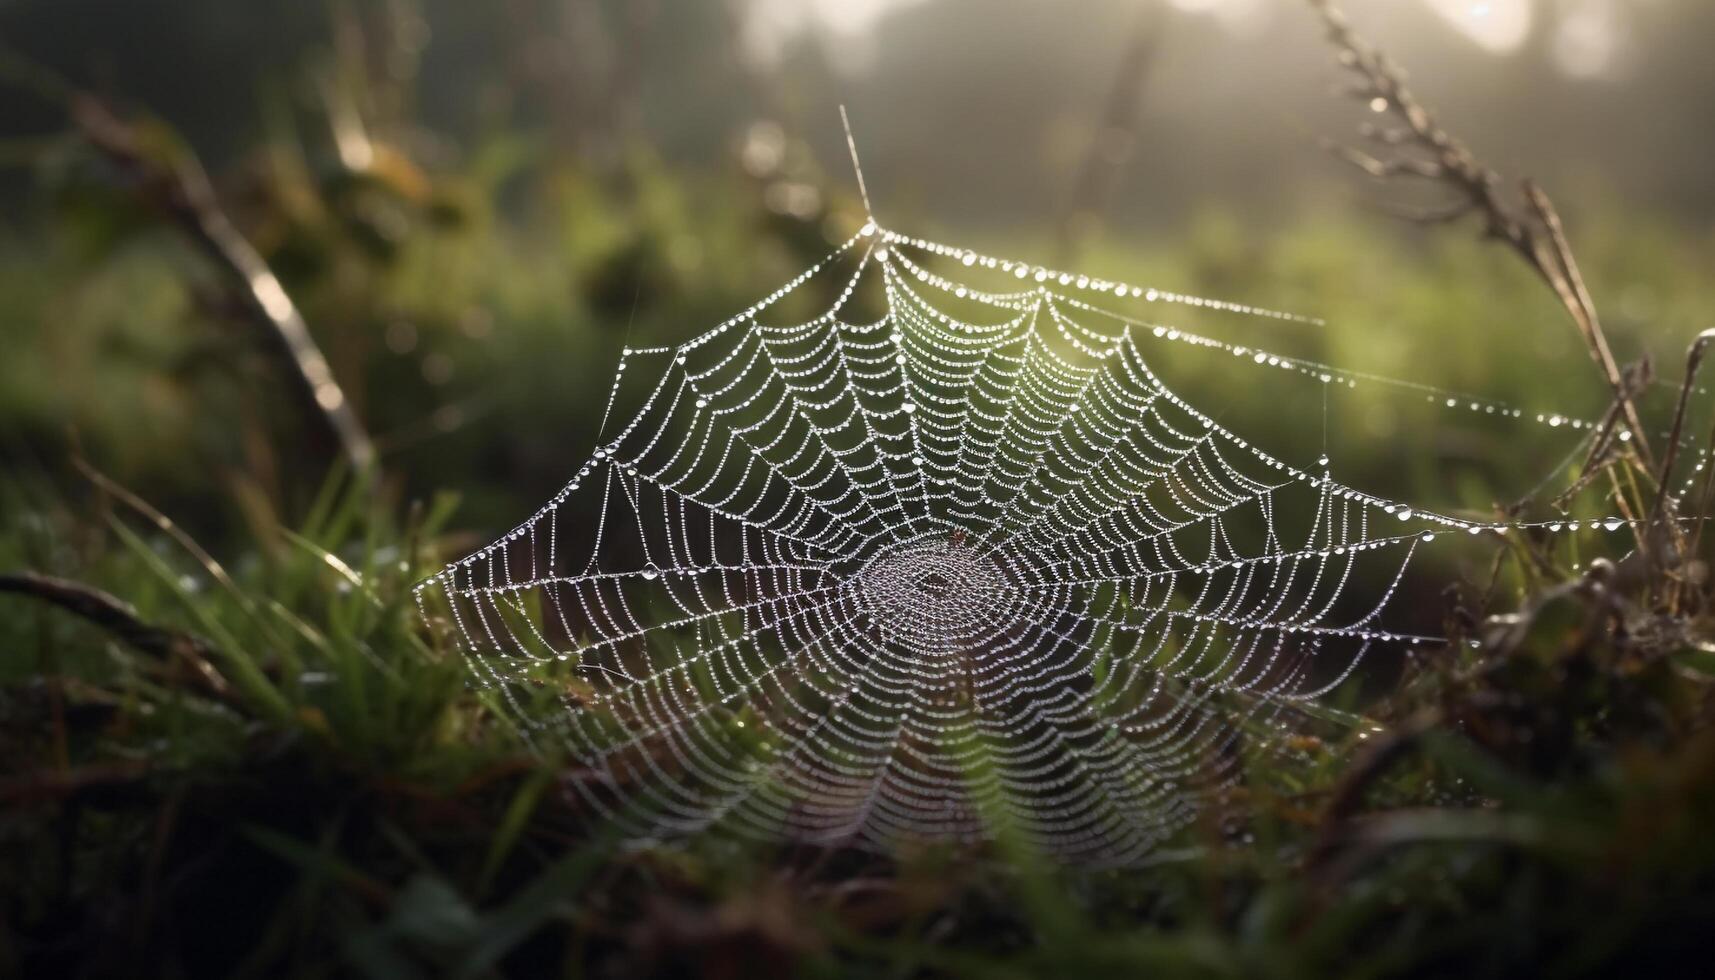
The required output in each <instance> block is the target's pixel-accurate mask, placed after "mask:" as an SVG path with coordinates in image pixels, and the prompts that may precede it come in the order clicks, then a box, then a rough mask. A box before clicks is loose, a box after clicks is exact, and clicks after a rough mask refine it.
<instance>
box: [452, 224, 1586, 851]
mask: <svg viewBox="0 0 1715 980" xmlns="http://www.w3.org/2000/svg"><path fill="white" fill-rule="evenodd" d="M978 283H981V284H982V285H981V286H979V285H977V284H978ZM789 296H791V297H793V299H792V300H790V301H788V299H787V298H788V297H789ZM866 297H867V298H868V299H867V301H868V302H870V303H871V304H872V305H874V304H879V305H878V306H876V308H877V309H880V310H884V311H885V312H884V313H883V315H881V316H880V318H879V319H875V320H868V321H866V320H865V318H864V317H862V316H861V315H859V314H858V313H857V312H856V311H857V310H858V309H859V308H861V307H863V306H864V305H865V302H866ZM793 302H795V303H798V304H799V307H800V308H801V307H803V306H804V305H806V304H808V305H809V306H810V308H811V309H813V310H819V311H820V312H818V313H816V314H815V315H813V316H811V317H810V318H808V319H804V320H802V321H801V322H769V321H771V320H775V319H780V318H781V314H780V311H781V310H782V309H783V308H785V307H787V306H788V305H789V304H790V303H793ZM1163 303H1176V304H1183V305H1188V306H1195V307H1206V308H1211V309H1215V310H1218V311H1224V312H1228V313H1238V314H1245V315H1250V316H1258V317H1272V318H1286V319H1306V318H1299V317H1294V316H1293V315H1291V314H1286V313H1280V312H1276V311H1270V310H1264V309H1259V308H1255V307H1250V306H1245V305H1242V304H1234V303H1227V302H1223V301H1219V300H1210V299H1203V298H1198V297H1191V296H1184V295H1180V294H1176V293H1169V292H1163V291H1159V290H1154V289H1148V290H1146V289H1144V288H1142V287H1137V286H1132V285H1128V284H1124V283H1119V282H1113V281H1107V280H1101V279H1092V278H1089V277H1085V276H1076V275H1072V274H1068V273H1061V272H1056V271H1053V270H1049V269H1046V268H1042V267H1039V266H1034V265H1029V264H1024V263H1017V262H1012V261H1008V260H1004V259H997V258H993V257H990V256H985V255H979V254H977V253H975V252H971V251H968V250H963V249H957V248H952V247H949V246H944V245H939V244H936V243H933V242H929V241H924V240H922V239H916V238H910V237H907V236H903V235H899V234H895V233H892V232H889V231H885V230H883V229H880V228H878V227H876V226H875V225H874V224H873V223H872V224H870V225H866V226H865V227H864V229H862V230H861V231H860V232H859V233H858V234H856V235H855V236H853V237H852V238H851V239H850V240H848V241H847V242H845V243H844V244H843V245H841V246H840V247H839V248H838V249H837V250H836V251H835V252H834V253H833V254H832V255H830V256H828V257H827V258H826V259H824V260H823V261H822V262H820V263H818V264H816V265H815V266H813V267H811V268H810V269H808V270H806V271H805V272H804V273H802V274H801V275H799V276H798V277H797V278H795V279H793V280H792V281H791V282H790V283H788V284H787V285H785V286H784V287H782V288H781V289H779V290H777V291H776V292H775V293H774V294H772V295H771V296H769V297H767V298H766V299H765V300H764V301H763V302H761V303H759V304H757V305H756V306H754V307H752V308H751V309H749V310H746V311H745V312H743V313H742V314H740V315H738V316H736V317H734V318H732V319H730V320H728V321H727V322H725V323H723V324H721V325H720V326H718V327H716V328H714V329H713V330H711V331H709V332H707V333H705V334H703V335H701V336H699V337H697V338H695V339H693V340H691V341H689V342H687V343H685V344H683V345H681V346H679V347H674V348H652V349H646V350H628V351H626V353H625V356H624V358H623V359H622V361H621V363H620V368H619V373H618V378H617V379H616V381H615V385H614V395H613V397H612V398H610V401H609V403H608V412H609V413H610V415H611V414H612V413H613V412H614V410H615V406H616V404H618V403H619V395H620V392H621V391H622V390H623V389H632V388H636V390H637V392H638V394H637V396H636V400H637V401H638V404H637V405H636V406H635V408H634V410H633V409H627V417H625V418H624V421H623V424H622V425H618V426H617V428H618V435H617V436H614V437H613V438H611V439H609V440H608V441H606V442H604V443H603V444H602V445H601V446H600V447H599V448H597V449H596V451H595V452H594V454H593V456H592V457H591V458H590V459H589V460H588V461H587V462H585V463H584V464H583V466H582V467H581V468H580V469H579V470H578V471H577V474H576V476H575V477H574V478H573V479H572V481H571V482H570V483H569V484H568V485H567V486H566V487H565V488H564V489H562V490H561V491H560V492H559V493H558V494H557V495H556V496H555V497H554V499H553V500H552V501H550V502H549V504H548V505H547V506H545V507H544V508H543V509H542V510H540V511H539V512H537V513H536V514H535V515H534V516H533V517H531V518H530V519H529V520H528V521H526V522H525V523H523V524H522V525H520V526H519V527H517V528H516V529H514V530H513V531H511V532H510V533H509V534H507V535H506V536H505V537H504V538H503V539H501V540H500V541H498V542H496V543H494V544H492V545H490V546H489V547H487V548H484V549H482V550H481V551H479V552H477V553H476V554H473V555H471V556H470V557H468V558H466V559H464V560H462V561H460V562H458V563H456V564H454V565H451V566H449V567H448V568H446V569H445V570H443V571H442V572H441V573H439V574H438V575H437V576H436V577H435V578H433V579H431V580H430V581H429V582H427V583H425V584H424V586H423V587H422V588H421V589H420V590H419V600H420V601H422V600H423V599H425V597H426V596H428V595H430V594H439V595H440V596H442V597H443V602H444V608H445V609H446V611H447V614H448V616H449V617H450V620H451V622H452V623H454V624H456V627H457V630H458V631H459V633H460V634H462V643H461V644H460V646H461V647H462V649H463V651H464V653H465V655H466V656H467V657H468V659H469V662H470V664H471V666H472V668H473V671H474V672H475V675H476V676H477V678H478V679H479V680H480V681H481V682H482V683H484V684H486V685H489V686H492V687H493V688H495V689H497V690H498V691H499V692H500V693H501V694H502V695H503V696H504V698H505V700H506V701H507V703H509V704H510V706H511V707H512V708H513V709H514V711H515V713H516V715H517V717H518V718H519V719H521V721H522V723H523V725H524V727H525V728H526V730H527V731H529V732H530V733H531V735H532V737H533V739H535V740H537V741H539V742H542V743H544V744H549V743H554V742H557V743H560V744H561V745H562V746H563V748H564V750H566V751H569V752H570V753H571V755H572V756H573V757H574V758H575V759H576V760H577V765H578V768H577V770H576V771H575V772H574V773H572V774H571V776H570V777H569V779H568V783H569V785H570V786H571V787H572V790H573V792H574V793H575V794H576V796H577V797H578V798H580V799H581V800H583V801H584V802H585V803H587V804H588V805H589V806H591V807H593V808H595V809H596V810H598V811H600V812H601V813H602V814H605V815H607V816H608V817H611V818H612V819H613V820H614V821H616V822H617V824H618V826H619V828H620V830H621V831H622V832H623V833H624V834H625V835H626V836H627V837H629V838H630V839H632V840H635V841H638V842H643V843H648V842H655V841H663V840H671V839H676V838H683V837H686V836H688V835H692V834H698V833H702V832H704V831H707V830H710V829H715V828H718V829H721V830H723V831H727V832H732V833H736V834H741V835H746V836H754V837H761V838H766V839H789V840H794V841H807V842H816V843H840V844H852V845H857V846H866V847H870V848H875V849H884V850H886V849H893V848H897V847H899V846H901V845H905V844H909V843H911V842H915V841H922V840H953V841H980V840H986V839H991V838H993V837H994V836H995V835H997V834H999V833H1002V832H1006V833H1010V834H1015V835H1017V836H1018V837H1019V838H1020V839H1023V840H1026V841H1028V842H1030V843H1031V844H1034V845H1035V846H1037V847H1040V848H1044V849H1047V850H1049V851H1051V852H1054V853H1057V854H1059V855H1061V856H1063V857H1065V858H1067V859H1070V860H1074V861H1079V862H1087V863H1096V864H1110V865H1111V864H1125V863H1130V862H1135V861H1137V860H1139V859H1141V858H1143V857H1144V856H1146V855H1148V854H1149V853H1150V851H1151V850H1152V849H1154V848H1156V847H1157V846H1158V845H1159V844H1160V843H1161V841H1162V840H1163V839H1164V838H1166V837H1168V836H1169V835H1171V834H1172V833H1173V832H1174V831H1175V830H1177V829H1178V828H1179V827H1180V826H1182V825H1183V824H1184V823H1185V822H1187V821H1188V820H1190V819H1192V818H1193V817H1194V815H1195V814H1196V813H1197V812H1198V810H1199V808H1200V807H1202V806H1204V805H1205V804H1207V803H1208V802H1209V801H1211V800H1217V799H1220V798H1221V797H1222V795H1223V794H1224V793H1226V791H1227V790H1228V789H1229V788H1231V787H1232V786H1233V785H1234V784H1235V783H1236V782H1237V781H1238V779H1239V778H1240V768H1241V759H1242V758H1243V750H1244V748H1245V746H1246V744H1248V743H1255V742H1258V741H1267V740H1268V738H1269V737H1270V736H1271V735H1273V734H1277V733H1278V730H1279V729H1280V728H1281V727H1282V726H1283V725H1284V724H1285V723H1286V721H1287V720H1288V719H1289V718H1290V717H1291V716H1292V714H1293V712H1294V709H1295V708H1296V707H1298V706H1302V705H1305V704H1307V703H1308V702H1309V701H1310V699H1313V698H1315V697H1316V696H1317V695H1319V694H1321V693H1323V692H1325V691H1327V690H1329V689H1330V688H1332V687H1333V686H1335V685H1337V684H1339V683H1340V682H1341V681H1342V680H1344V679H1345V678H1346V677H1347V676H1348V675H1349V674H1350V672H1351V671H1352V670H1353V669H1354V668H1355V666H1356V665H1357V664H1358V663H1359V662H1360V660H1361V659H1362V658H1363V657H1364V655H1365V654H1366V652H1368V651H1370V650H1371V649H1372V648H1374V647H1376V646H1378V645H1409V644H1414V643H1420V642H1424V641H1425V640H1427V639H1429V638H1426V637H1420V636H1413V635H1405V634H1401V633H1395V632H1390V631H1388V630H1387V629H1385V628H1384V627H1383V626H1382V625H1381V617H1382V613H1383V610H1384V608H1385V606H1386V605H1387V603H1388V600H1389V599H1390V598H1391V597H1392V596H1393V594H1394V592H1395V590H1396V588H1397V586H1398V584H1399V582H1400V580H1401V578H1402V576H1403V575H1404V574H1405V571H1406V568H1407V566H1408V565H1409V563H1410V562H1411V560H1412V557H1413V555H1414V553H1415V552H1416V550H1417V549H1418V547H1419V546H1420V545H1421V544H1422V543H1423V542H1426V541H1429V540H1432V539H1433V538H1434V537H1435V535H1436V534H1438V533H1448V532H1451V531H1468V532H1470V533H1473V534H1476V533H1480V532H1482V531H1484V530H1486V529H1495V530H1498V529H1500V527H1499V526H1498V525H1489V524H1482V523H1472V522H1469V521H1463V520H1459V519H1456V518H1451V517H1447V516H1443V515H1440V514H1435V513H1428V512H1424V511H1421V510H1413V509H1411V508H1407V507H1404V506H1401V505H1398V504H1396V503H1394V502H1391V501H1387V500H1383V499H1380V498H1377V497H1374V496H1371V495H1368V494H1365V493H1362V492H1360V491H1357V490H1354V489H1352V488H1350V487H1347V486H1344V485H1341V484H1340V483H1338V482H1336V481H1335V480H1333V479H1332V478H1331V477H1330V475H1329V474H1328V472H1327V469H1326V463H1327V460H1326V458H1325V457H1324V458H1323V459H1322V460H1321V461H1320V463H1321V464H1322V469H1321V471H1320V472H1312V471H1309V470H1304V469H1299V468H1297V467H1295V466H1292V465H1290V464H1288V463H1286V462H1284V461H1282V460H1280V459H1277V458H1275V457H1273V456H1270V455H1269V454H1267V453H1265V452H1264V451H1262V450H1261V449H1259V448H1257V447H1256V446H1254V445H1251V444H1249V443H1247V442H1246V441H1245V440H1244V439H1242V438H1240V437H1239V436H1238V435H1236V434H1234V433H1233V432H1230V431H1228V430H1227V429H1225V428H1223V427H1222V426H1221V425H1219V424H1217V422H1216V421H1215V420H1214V419H1213V418H1211V417H1210V416H1208V415H1206V414H1204V413H1203V412H1201V411H1199V410H1198V409H1197V408H1196V407H1195V406H1193V405H1191V404H1189V403H1188V402H1187V401H1185V400H1184V399H1182V398H1180V397H1179V396H1178V395H1176V394H1175V393H1174V392H1173V391H1172V390H1170V389H1169V388H1168V387H1167V386H1165V385H1164V384H1163V383H1162V382H1161V380H1160V379H1159V378H1158V377H1157V376H1156V374H1155V373H1154V372H1153V371H1152V370H1151V368H1150V364H1149V361H1148V359H1147V358H1146V357H1145V354H1144V351H1143V349H1142V348H1141V347H1140V344H1145V343H1150V342H1155V341H1159V340H1178V341H1183V342H1189V343H1196V344H1202V345H1206V346H1215V347H1222V348H1225V349H1227V350H1228V351H1229V352H1231V353H1234V354H1236V355H1238V356H1239V357H1242V358H1245V359H1247V360H1254V361H1255V362H1256V363H1258V364H1266V365H1267V366H1270V367H1278V368H1284V369H1286V370H1291V371H1297V372H1300V373H1303V374H1308V375H1311V376H1313V377H1314V378H1315V379H1316V380H1318V381H1320V382H1322V383H1324V384H1353V385H1355V384H1356V383H1357V379H1358V378H1359V377H1362V376H1359V375H1350V374H1348V373H1346V372H1339V371H1337V370H1335V369H1332V368H1329V367H1326V366H1323V365H1316V364H1311V363H1309V362H1303V361H1296V360H1294V359H1292V358H1282V357H1278V356H1276V355H1270V354H1265V353H1262V352H1258V351H1252V350H1250V349H1247V348H1244V347H1232V346H1229V345H1226V344H1222V343H1219V342H1215V341H1210V340H1207V339H1205V338H1200V337H1197V336H1195V335H1191V334H1182V333H1181V332H1180V331H1178V330H1171V329H1169V328H1167V327H1165V326H1159V325H1155V324H1152V323H1150V322H1149V321H1147V320H1145V319H1142V318H1140V317H1137V316H1134V315H1132V314H1131V313H1129V312H1127V309H1128V308H1132V309H1135V308H1137V307H1138V306H1139V305H1140V304H1141V305H1143V306H1145V307H1148V306H1151V305H1159V304H1163ZM765 314H766V315H765ZM787 319H792V318H791V317H787ZM639 375H642V376H643V377H644V379H645V380H643V381H642V382H641V383H640V385H641V386H640V387H638V383H637V380H636V379H637V378H638V376H639ZM628 378H629V379H631V381H630V382H628V381H627V379H628ZM1429 397H1431V398H1436V397H1439V395H1437V394H1433V393H1432V394H1431V395H1430V396H1429ZM1466 401H1469V405H1470V408H1471V410H1473V411H1487V412H1489V413H1496V412H1497V411H1498V412H1499V413H1501V414H1509V415H1515V416H1517V415H1521V414H1522V413H1520V412H1518V411H1517V410H1514V409H1509V408H1507V407H1505V406H1499V405H1498V404H1497V403H1493V402H1487V401H1482V400H1476V399H1466V398H1464V397H1462V396H1461V397H1460V398H1459V399H1458V403H1459V405H1460V407H1463V405H1464V403H1465V402H1466ZM1454 403H1455V402H1454V400H1449V402H1448V404H1449V405H1453V404H1454ZM1539 420H1541V419H1540V417H1539ZM1562 423H1567V424H1573V425H1580V426H1581V425H1587V424H1588V423H1582V422H1578V421H1576V420H1571V419H1563V418H1562V417H1560V416H1554V419H1553V422H1552V424H1553V425H1556V426H1559V425H1561V424H1562ZM605 426H606V423H605V422H604V430H605ZM1617 526H1618V525H1617V522H1616V523H1615V524H1614V525H1611V526H1610V527H1609V529H1610V530H1612V529H1614V528H1615V527H1617ZM1354 583H1363V584H1364V588H1363V589H1359V590H1352V589H1350V587H1351V586H1352V585H1353V584H1354ZM1354 591H1356V592H1360V593H1364V594H1366V595H1367V596H1368V597H1369V598H1368V599H1366V600H1364V601H1361V602H1359V601H1356V600H1354V598H1353V595H1352V593H1353V592H1354ZM427 608H428V607H427V605H426V604H425V610H427Z"/></svg>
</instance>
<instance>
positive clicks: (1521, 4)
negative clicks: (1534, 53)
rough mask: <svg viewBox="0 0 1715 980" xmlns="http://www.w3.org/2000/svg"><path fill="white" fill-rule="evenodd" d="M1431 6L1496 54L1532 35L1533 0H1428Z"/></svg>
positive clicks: (1464, 32)
mask: <svg viewBox="0 0 1715 980" xmlns="http://www.w3.org/2000/svg"><path fill="white" fill-rule="evenodd" d="M1429 6H1430V7H1432V8H1433V9H1434V10H1435V12H1436V13H1438V14H1440V15H1441V16H1442V17H1445V18H1446V19H1447V20H1448V21H1450V22H1451V23H1452V24H1453V26H1455V27H1457V28H1458V29H1459V31H1460V33H1462V34H1464V35H1465V36H1466V37H1468V38H1470V39H1471V40H1473V41H1475V42H1477V43H1478V44H1479V45H1481V46H1482V47H1484V48H1486V49H1488V50H1489V51H1493V52H1495V53H1497V54H1500V53H1505V52H1508V51H1512V50H1514V49H1516V48H1518V46H1519V45H1521V44H1523V43H1524V41H1525V38H1527V37H1529V36H1530V24H1531V4H1530V0H1429Z"/></svg>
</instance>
